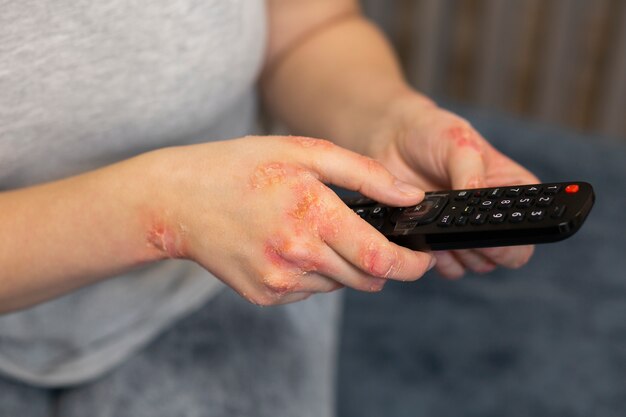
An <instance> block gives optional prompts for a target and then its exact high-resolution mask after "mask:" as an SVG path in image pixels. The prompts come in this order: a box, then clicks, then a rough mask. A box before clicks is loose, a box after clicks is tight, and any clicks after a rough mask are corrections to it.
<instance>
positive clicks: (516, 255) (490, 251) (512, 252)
mask: <svg viewBox="0 0 626 417" xmlns="http://www.w3.org/2000/svg"><path fill="white" fill-rule="evenodd" d="M534 250H535V247H534V246H532V245H524V246H506V247H498V248H484V249H478V251H479V252H480V253H481V254H482V255H483V256H484V257H485V258H487V259H489V260H490V261H491V262H493V263H495V264H497V265H501V266H504V267H505V268H514V269H515V268H520V267H522V266H524V265H525V264H526V263H528V261H529V260H530V258H531V256H532V254H533V252H534Z"/></svg>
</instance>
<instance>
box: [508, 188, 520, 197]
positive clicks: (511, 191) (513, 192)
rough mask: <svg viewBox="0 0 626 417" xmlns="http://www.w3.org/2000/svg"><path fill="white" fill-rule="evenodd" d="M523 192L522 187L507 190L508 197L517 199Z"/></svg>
mask: <svg viewBox="0 0 626 417" xmlns="http://www.w3.org/2000/svg"><path fill="white" fill-rule="evenodd" d="M521 192H522V188H521V187H514V188H509V189H508V190H506V196H507V197H517V196H518V195H520V193H521Z"/></svg>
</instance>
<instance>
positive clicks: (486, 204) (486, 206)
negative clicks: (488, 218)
mask: <svg viewBox="0 0 626 417" xmlns="http://www.w3.org/2000/svg"><path fill="white" fill-rule="evenodd" d="M494 204H495V201H493V200H485V201H483V202H481V203H480V206H479V208H480V209H481V210H491V209H492V208H493V206H494Z"/></svg>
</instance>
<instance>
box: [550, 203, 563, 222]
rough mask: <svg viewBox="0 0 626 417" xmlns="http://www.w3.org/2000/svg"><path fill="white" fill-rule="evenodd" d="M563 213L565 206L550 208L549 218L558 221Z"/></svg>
mask: <svg viewBox="0 0 626 417" xmlns="http://www.w3.org/2000/svg"><path fill="white" fill-rule="evenodd" d="M564 213H565V206H562V205H561V206H554V208H552V212H551V213H550V217H552V218H553V219H558V218H560V217H562V216H563V214H564Z"/></svg>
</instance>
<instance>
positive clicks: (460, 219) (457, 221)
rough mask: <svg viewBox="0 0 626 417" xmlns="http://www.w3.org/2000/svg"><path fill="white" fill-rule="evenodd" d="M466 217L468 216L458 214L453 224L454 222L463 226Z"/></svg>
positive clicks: (465, 222)
mask: <svg viewBox="0 0 626 417" xmlns="http://www.w3.org/2000/svg"><path fill="white" fill-rule="evenodd" d="M468 218H469V217H468V216H459V217H457V218H456V222H454V224H456V225H457V226H465V225H466V224H467V220H468Z"/></svg>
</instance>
